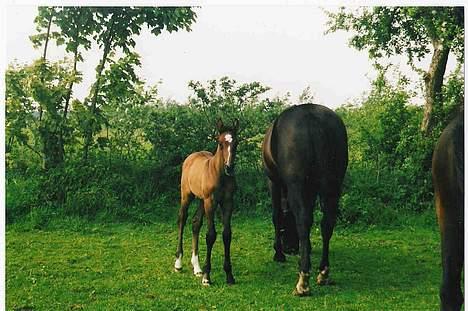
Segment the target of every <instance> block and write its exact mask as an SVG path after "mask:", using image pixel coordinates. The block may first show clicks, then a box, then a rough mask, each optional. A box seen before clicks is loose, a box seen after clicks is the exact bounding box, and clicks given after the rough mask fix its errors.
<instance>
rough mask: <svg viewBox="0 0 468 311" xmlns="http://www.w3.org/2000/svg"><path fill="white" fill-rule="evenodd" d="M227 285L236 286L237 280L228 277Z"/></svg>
mask: <svg viewBox="0 0 468 311" xmlns="http://www.w3.org/2000/svg"><path fill="white" fill-rule="evenodd" d="M226 283H227V284H228V285H234V284H236V280H235V279H234V277H233V276H232V275H231V276H228V277H227V278H226Z"/></svg>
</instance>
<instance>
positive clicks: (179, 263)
mask: <svg viewBox="0 0 468 311" xmlns="http://www.w3.org/2000/svg"><path fill="white" fill-rule="evenodd" d="M174 268H176V269H177V270H180V269H182V255H179V257H178V258H176V261H175V263H174Z"/></svg>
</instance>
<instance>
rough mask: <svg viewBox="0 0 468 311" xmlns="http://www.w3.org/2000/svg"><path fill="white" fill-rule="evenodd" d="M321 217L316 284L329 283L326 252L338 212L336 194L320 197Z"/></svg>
mask: <svg viewBox="0 0 468 311" xmlns="http://www.w3.org/2000/svg"><path fill="white" fill-rule="evenodd" d="M321 199H322V200H321V205H322V212H323V218H322V222H321V223H320V226H321V233H322V260H321V261H320V266H319V274H318V276H317V284H318V285H328V284H331V281H330V278H329V275H330V262H329V259H328V253H329V250H330V239H331V237H332V235H333V229H334V228H335V224H336V216H337V212H338V196H328V197H325V198H321Z"/></svg>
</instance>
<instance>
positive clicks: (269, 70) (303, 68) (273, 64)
mask: <svg viewBox="0 0 468 311" xmlns="http://www.w3.org/2000/svg"><path fill="white" fill-rule="evenodd" d="M335 8H336V7H335ZM325 9H327V10H330V9H331V10H333V9H334V7H325ZM36 12H37V7H36V6H31V5H29V6H25V5H22V6H12V5H10V6H8V7H7V14H6V27H7V31H6V47H7V48H6V58H7V63H10V62H12V61H14V60H17V61H19V62H30V61H31V60H33V59H36V58H38V57H40V54H41V51H40V50H34V49H33V47H32V44H31V42H30V40H29V38H28V37H29V36H30V35H32V34H34V33H35V28H34V24H33V19H34V17H35V15H36ZM197 15H198V17H197V20H196V22H195V23H194V24H193V26H192V31H191V32H186V31H180V32H177V33H172V34H168V33H163V34H162V35H160V36H158V37H155V36H153V35H151V34H150V33H149V31H145V32H143V33H142V34H141V35H140V37H138V38H137V39H136V42H137V45H136V51H137V52H138V53H139V54H140V56H141V60H142V68H141V70H140V71H139V72H140V74H141V76H142V77H143V78H144V79H146V81H147V83H148V84H155V83H157V82H158V81H162V84H161V85H160V86H159V87H158V89H159V93H160V95H161V96H162V97H164V98H173V99H175V100H177V101H180V102H183V101H185V100H186V99H187V97H188V96H189V94H191V92H190V90H189V88H188V86H187V84H188V81H190V80H199V81H202V82H206V81H207V80H209V79H218V78H220V77H222V76H225V75H227V76H229V77H231V78H234V79H235V80H237V81H238V82H252V81H259V82H261V83H263V84H264V85H267V86H270V87H271V88H272V90H271V91H270V92H269V95H270V96H274V95H284V94H286V92H290V93H291V94H292V100H296V99H297V97H298V96H299V94H300V93H301V92H302V90H303V89H305V88H306V87H307V86H310V87H311V89H312V91H313V93H314V95H315V99H316V102H318V103H321V104H324V105H326V106H329V107H332V108H334V107H337V106H340V105H342V104H344V103H345V102H346V101H347V100H350V99H353V98H357V97H359V96H360V95H362V93H363V92H365V91H367V90H369V88H370V80H371V78H373V77H375V72H374V70H373V68H372V66H371V62H370V61H369V59H368V56H367V52H366V51H357V50H355V49H353V48H350V47H348V45H347V41H348V39H349V37H350V34H348V33H345V32H339V33H333V34H329V35H324V32H325V29H326V26H325V23H326V21H327V17H326V15H325V13H324V12H323V11H322V10H321V9H320V8H319V7H317V6H312V5H293V6H291V5H289V6H287V5H262V6H240V5H238V6H233V5H231V6H226V5H223V6H215V5H208V6H203V7H201V8H199V9H197ZM49 51H50V54H49V56H50V57H51V58H55V59H59V58H62V57H63V50H62V49H61V48H56V47H55V46H53V47H52V46H51V48H49ZM101 53H102V52H101V51H99V50H98V49H97V48H96V49H94V50H93V51H90V52H88V53H87V54H85V62H84V63H81V64H79V67H78V69H79V70H81V71H83V73H84V81H83V83H81V84H80V85H78V86H77V87H76V88H75V95H76V97H78V98H79V99H82V98H84V97H85V95H86V94H87V92H88V88H89V85H90V83H91V82H92V80H93V78H94V69H95V66H96V64H97V61H98V58H99V56H100V55H101ZM395 61H396V62H399V61H400V60H399V59H398V58H396V59H395ZM401 63H403V64H404V63H405V60H404V59H401ZM452 67H453V66H452Z"/></svg>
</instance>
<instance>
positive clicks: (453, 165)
mask: <svg viewBox="0 0 468 311" xmlns="http://www.w3.org/2000/svg"><path fill="white" fill-rule="evenodd" d="M463 128H464V121H463V114H460V115H459V116H457V117H456V118H455V119H454V120H452V121H451V122H450V123H449V125H448V126H447V127H446V128H445V129H444V131H443V132H442V134H441V136H440V138H439V140H438V142H437V144H436V147H435V149H434V154H433V158H432V178H433V183H434V190H435V196H436V200H438V201H439V204H438V205H439V207H438V208H443V209H444V211H443V212H444V214H447V213H451V214H453V213H455V214H456V215H457V216H456V218H457V219H458V221H463V219H462V218H463V217H462V215H463V197H464V137H463V135H464V129H463Z"/></svg>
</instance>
